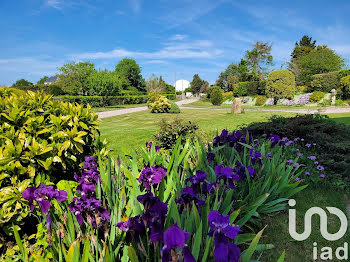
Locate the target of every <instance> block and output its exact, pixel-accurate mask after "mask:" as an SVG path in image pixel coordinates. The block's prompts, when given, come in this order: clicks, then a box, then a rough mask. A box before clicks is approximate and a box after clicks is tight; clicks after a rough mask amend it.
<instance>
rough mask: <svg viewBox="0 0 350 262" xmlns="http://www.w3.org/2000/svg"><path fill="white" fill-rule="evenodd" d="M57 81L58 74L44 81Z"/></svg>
mask: <svg viewBox="0 0 350 262" xmlns="http://www.w3.org/2000/svg"><path fill="white" fill-rule="evenodd" d="M56 81H57V76H50V77H49V78H47V79H46V81H45V82H44V83H54V82H56Z"/></svg>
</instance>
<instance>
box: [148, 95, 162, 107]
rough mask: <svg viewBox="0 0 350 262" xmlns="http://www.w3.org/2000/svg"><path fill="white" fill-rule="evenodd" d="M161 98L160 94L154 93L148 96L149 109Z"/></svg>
mask: <svg viewBox="0 0 350 262" xmlns="http://www.w3.org/2000/svg"><path fill="white" fill-rule="evenodd" d="M159 97H160V94H159V93H158V92H152V93H149V94H148V100H147V106H148V108H150V107H151V104H152V103H154V102H155V101H156V100H158V99H159Z"/></svg>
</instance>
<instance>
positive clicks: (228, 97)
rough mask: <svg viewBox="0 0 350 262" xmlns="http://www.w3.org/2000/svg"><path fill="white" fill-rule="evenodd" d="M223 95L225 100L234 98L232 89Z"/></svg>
mask: <svg viewBox="0 0 350 262" xmlns="http://www.w3.org/2000/svg"><path fill="white" fill-rule="evenodd" d="M222 97H223V101H226V100H230V101H231V100H233V92H232V91H229V92H225V93H223V94H222Z"/></svg>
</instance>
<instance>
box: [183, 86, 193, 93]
mask: <svg viewBox="0 0 350 262" xmlns="http://www.w3.org/2000/svg"><path fill="white" fill-rule="evenodd" d="M184 92H185V93H190V92H192V87H187V88H185V90H184Z"/></svg>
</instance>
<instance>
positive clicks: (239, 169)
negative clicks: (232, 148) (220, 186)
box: [234, 162, 256, 180]
mask: <svg viewBox="0 0 350 262" xmlns="http://www.w3.org/2000/svg"><path fill="white" fill-rule="evenodd" d="M246 170H248V174H249V176H250V177H253V176H254V175H255V174H256V171H255V169H254V168H253V167H252V166H248V167H247V168H246V167H245V166H244V165H242V164H241V163H240V162H236V168H235V169H234V173H235V174H236V175H238V177H239V180H245V179H246V178H247V177H246Z"/></svg>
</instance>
